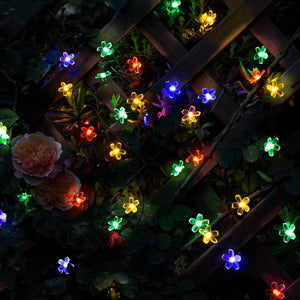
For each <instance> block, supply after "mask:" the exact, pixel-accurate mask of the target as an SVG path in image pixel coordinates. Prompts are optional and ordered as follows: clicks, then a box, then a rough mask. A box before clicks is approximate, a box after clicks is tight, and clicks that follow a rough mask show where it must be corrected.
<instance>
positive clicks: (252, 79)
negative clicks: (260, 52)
mask: <svg viewBox="0 0 300 300" xmlns="http://www.w3.org/2000/svg"><path fill="white" fill-rule="evenodd" d="M249 71H250V70H249ZM265 72H266V71H265V70H262V71H259V70H258V69H257V68H253V70H252V71H250V73H251V77H250V78H249V79H247V80H248V81H249V82H250V83H251V84H255V83H256V82H257V81H259V80H260V78H261V76H263V75H264V73H265Z"/></svg>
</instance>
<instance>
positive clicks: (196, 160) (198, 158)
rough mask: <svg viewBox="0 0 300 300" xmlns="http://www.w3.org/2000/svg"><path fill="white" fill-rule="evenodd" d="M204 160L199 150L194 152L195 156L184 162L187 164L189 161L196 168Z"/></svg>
mask: <svg viewBox="0 0 300 300" xmlns="http://www.w3.org/2000/svg"><path fill="white" fill-rule="evenodd" d="M203 158H204V155H203V154H200V151H199V150H196V151H195V154H191V155H190V156H189V157H188V158H187V159H186V160H185V161H186V162H187V163H189V162H190V161H191V162H192V163H193V164H194V166H195V167H197V166H198V164H199V162H200V161H201V160H202V159H203Z"/></svg>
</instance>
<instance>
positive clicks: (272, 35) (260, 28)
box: [223, 0, 300, 69]
mask: <svg viewBox="0 0 300 300" xmlns="http://www.w3.org/2000/svg"><path fill="white" fill-rule="evenodd" d="M223 1H224V3H225V4H226V5H227V6H228V7H229V8H230V9H234V7H236V6H237V5H239V4H240V3H242V0H223ZM248 29H249V31H250V32H251V33H252V34H253V35H254V36H255V37H256V38H257V39H258V40H259V41H260V42H261V43H262V44H263V45H264V46H265V47H266V48H267V49H268V51H269V52H270V53H271V54H272V55H273V56H274V57H276V56H278V55H279V53H280V51H281V49H283V48H284V46H285V45H286V44H287V42H288V39H287V38H286V37H285V36H284V35H283V34H282V32H281V31H280V30H279V29H278V28H277V27H276V26H275V25H274V23H273V22H272V21H271V20H270V19H269V18H268V17H265V16H262V17H260V18H257V19H256V20H255V21H254V22H253V23H252V24H251V25H250V26H249V28H248ZM299 57H300V52H299V51H298V50H297V48H296V47H295V46H292V47H291V48H290V50H289V53H288V54H287V55H286V56H285V57H284V58H283V59H282V60H281V61H280V64H281V65H282V66H283V67H284V68H285V69H288V68H289V67H290V66H291V65H293V63H294V62H295V61H296V60H297V59H299Z"/></svg>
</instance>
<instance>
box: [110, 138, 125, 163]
mask: <svg viewBox="0 0 300 300" xmlns="http://www.w3.org/2000/svg"><path fill="white" fill-rule="evenodd" d="M110 148H111V151H110V152H109V155H110V156H111V157H114V156H115V157H116V159H117V160H120V159H121V155H125V154H126V151H125V150H124V149H121V148H122V144H121V143H120V142H117V143H116V144H114V143H111V144H110Z"/></svg>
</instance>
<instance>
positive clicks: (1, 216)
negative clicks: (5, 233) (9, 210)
mask: <svg viewBox="0 0 300 300" xmlns="http://www.w3.org/2000/svg"><path fill="white" fill-rule="evenodd" d="M6 217H7V215H6V213H4V212H3V211H2V210H0V225H2V224H3V223H5V222H6Z"/></svg>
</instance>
